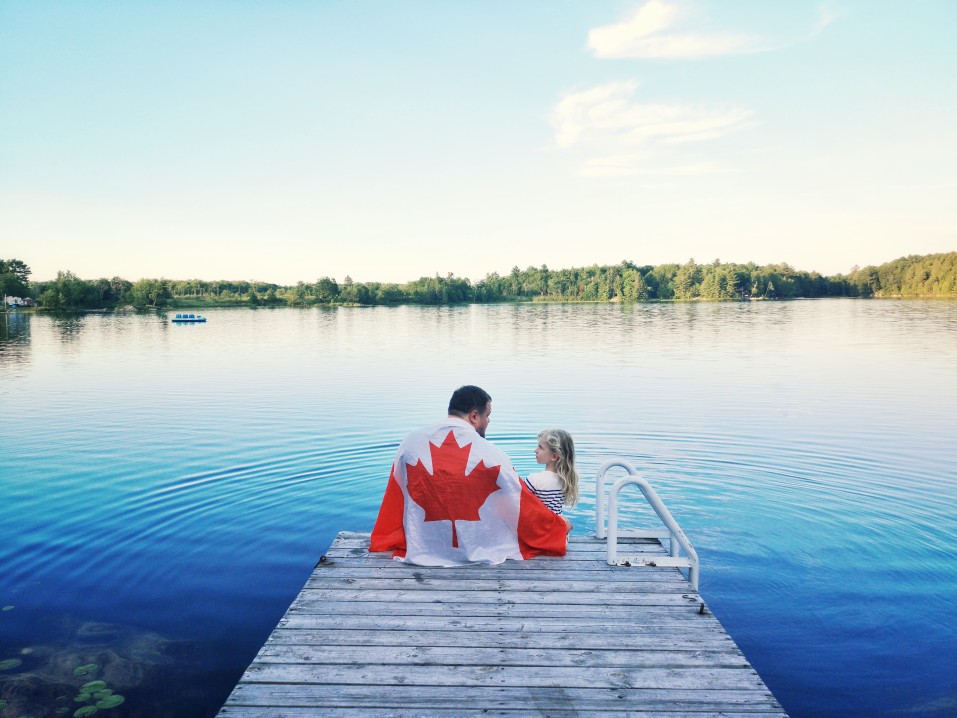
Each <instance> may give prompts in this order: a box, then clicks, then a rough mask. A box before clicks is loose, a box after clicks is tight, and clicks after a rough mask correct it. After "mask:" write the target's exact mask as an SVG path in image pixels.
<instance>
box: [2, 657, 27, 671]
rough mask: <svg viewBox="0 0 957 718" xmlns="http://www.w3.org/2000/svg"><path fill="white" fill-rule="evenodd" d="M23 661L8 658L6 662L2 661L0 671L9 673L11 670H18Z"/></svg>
mask: <svg viewBox="0 0 957 718" xmlns="http://www.w3.org/2000/svg"><path fill="white" fill-rule="evenodd" d="M21 663H23V661H21V660H20V659H19V658H7V659H6V660H3V661H0V671H9V670H10V669H11V668H16V667H17V666H19V665H20V664H21Z"/></svg>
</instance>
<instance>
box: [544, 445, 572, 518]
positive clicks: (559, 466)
mask: <svg viewBox="0 0 957 718" xmlns="http://www.w3.org/2000/svg"><path fill="white" fill-rule="evenodd" d="M538 438H539V439H540V440H541V441H543V442H545V446H547V447H548V448H549V449H551V450H552V451H554V452H555V453H556V454H558V461H556V462H555V473H556V474H558V478H559V479H561V484H562V496H564V497H565V504H566V505H568V506H574V505H575V504H577V503H578V472H577V471H575V442H573V441H572V437H571V434H569V433H568V432H567V431H563V430H561V429H545V431H543V432H542V433H541V434H539V435H538Z"/></svg>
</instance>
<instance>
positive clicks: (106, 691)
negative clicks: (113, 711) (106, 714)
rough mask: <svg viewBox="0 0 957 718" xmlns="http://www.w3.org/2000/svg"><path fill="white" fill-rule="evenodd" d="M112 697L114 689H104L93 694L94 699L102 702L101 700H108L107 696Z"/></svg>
mask: <svg viewBox="0 0 957 718" xmlns="http://www.w3.org/2000/svg"><path fill="white" fill-rule="evenodd" d="M111 695H113V689H112V688H104V689H102V690H99V691H97V692H96V693H94V694H93V697H94V698H96V699H97V700H98V701H101V700H103V699H104V698H106V697H107V696H111Z"/></svg>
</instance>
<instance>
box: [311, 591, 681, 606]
mask: <svg viewBox="0 0 957 718" xmlns="http://www.w3.org/2000/svg"><path fill="white" fill-rule="evenodd" d="M423 595H427V596H428V597H429V602H430V603H469V604H488V603H529V604H535V605H539V606H545V605H549V604H562V605H566V606H574V605H579V604H580V605H594V604H595V603H597V602H599V601H600V602H601V603H603V604H605V605H607V606H635V607H638V606H680V607H681V608H682V609H686V610H689V611H695V610H697V609H698V604H697V602H696V601H695V602H694V603H692V600H691V599H689V598H683V597H682V596H680V595H674V594H658V593H628V592H623V591H618V592H615V593H611V592H609V593H603V594H601V595H600V596H597V595H596V594H594V593H592V592H590V591H578V592H571V591H569V592H562V593H558V592H536V591H462V592H459V591H456V590H454V589H449V590H446V591H429V592H428V593H427V594H423V592H422V591H420V590H417V589H415V588H413V587H411V586H410V587H407V588H406V589H403V590H386V591H373V590H371V589H370V590H366V591H363V590H361V589H353V590H349V589H304V590H303V592H302V593H301V594H300V597H299V598H297V599H296V603H295V604H294V605H302V602H310V601H312V602H322V601H366V602H368V603H377V602H388V603H396V602H402V601H413V602H417V601H421V600H422V597H423ZM689 595H690V594H689Z"/></svg>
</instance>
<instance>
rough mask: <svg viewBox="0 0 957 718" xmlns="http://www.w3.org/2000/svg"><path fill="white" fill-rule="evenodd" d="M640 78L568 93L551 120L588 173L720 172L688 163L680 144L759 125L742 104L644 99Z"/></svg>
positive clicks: (702, 164)
mask: <svg viewBox="0 0 957 718" xmlns="http://www.w3.org/2000/svg"><path fill="white" fill-rule="evenodd" d="M637 88H638V83H637V82H636V81H633V80H632V81H628V82H611V83H608V84H605V85H599V86H598V87H593V88H591V89H588V90H582V91H579V92H573V93H569V94H567V95H565V96H564V97H563V98H562V99H561V100H560V101H559V102H558V104H557V105H556V106H555V108H554V109H553V111H552V115H551V124H552V128H553V129H554V133H555V144H556V145H557V146H558V147H559V148H562V149H564V150H570V151H576V152H580V153H581V154H582V155H583V156H584V159H583V164H582V167H583V172H584V174H586V175H588V176H597V175H604V176H607V175H613V174H635V173H639V172H640V173H649V172H651V173H658V174H701V173H704V172H713V171H716V168H715V166H714V165H713V164H711V163H710V162H702V161H701V160H695V161H692V162H688V161H687V160H686V159H684V158H683V157H682V156H681V155H680V153H679V150H678V148H679V147H680V146H682V145H686V144H688V143H693V142H704V141H707V140H714V139H717V138H720V137H723V136H725V135H728V134H730V133H732V132H737V131H738V130H742V129H745V128H748V127H753V126H754V125H755V122H754V120H753V116H754V113H753V112H752V111H750V110H748V109H744V108H740V107H714V106H699V105H667V104H660V103H648V104H642V103H638V102H635V101H634V99H633V95H634V94H635V91H636V90H637Z"/></svg>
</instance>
